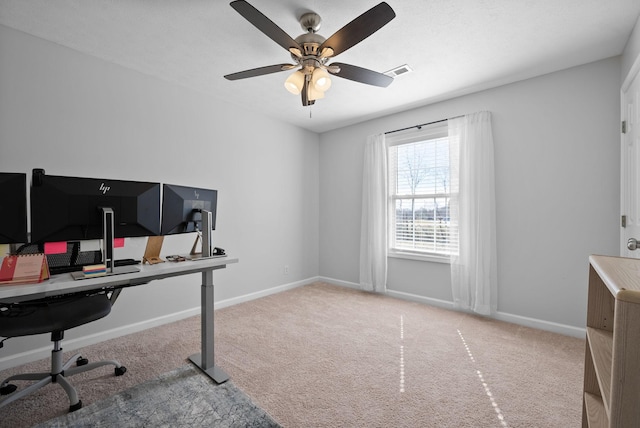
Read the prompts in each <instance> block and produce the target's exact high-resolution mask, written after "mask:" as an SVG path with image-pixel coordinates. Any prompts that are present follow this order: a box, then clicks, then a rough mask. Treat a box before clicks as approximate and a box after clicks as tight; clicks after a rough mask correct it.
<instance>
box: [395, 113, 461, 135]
mask: <svg viewBox="0 0 640 428" xmlns="http://www.w3.org/2000/svg"><path fill="white" fill-rule="evenodd" d="M456 117H462V116H455V117H451V118H449V119H455V118H456ZM449 119H440V120H434V121H433V122H427V123H421V124H420V125H413V126H407V127H406V128H400V129H395V130H393V131H387V132H385V133H384V135H387V134H393V133H394V132H400V131H406V130H407V129H411V128H418V129H420V128H422V127H423V126H427V125H433V124H435V123H442V122H446V121H447V120H449Z"/></svg>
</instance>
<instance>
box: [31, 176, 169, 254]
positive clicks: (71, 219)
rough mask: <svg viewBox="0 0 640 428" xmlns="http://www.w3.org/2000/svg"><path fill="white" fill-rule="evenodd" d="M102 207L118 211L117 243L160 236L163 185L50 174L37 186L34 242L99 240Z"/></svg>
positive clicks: (37, 180) (33, 199) (35, 179)
mask: <svg viewBox="0 0 640 428" xmlns="http://www.w3.org/2000/svg"><path fill="white" fill-rule="evenodd" d="M102 208H111V209H112V210H113V212H114V219H115V224H114V236H115V237H117V238H124V237H135V236H152V235H158V233H159V232H160V183H147V182H141V181H123V180H109V179H98V178H81V177H64V176H55V175H45V174H44V172H43V171H42V170H34V174H33V179H32V183H31V242H34V243H37V242H52V241H74V240H84V239H99V238H102V236H103V220H102Z"/></svg>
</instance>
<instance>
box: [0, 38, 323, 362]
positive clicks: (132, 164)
mask: <svg viewBox="0 0 640 428" xmlns="http://www.w3.org/2000/svg"><path fill="white" fill-rule="evenodd" d="M318 151H319V137H318V135H317V134H315V133H311V132H308V131H305V130H302V129H300V128H297V127H294V126H291V125H288V124H284V123H280V122H277V121H273V120H270V119H267V118H265V117H262V116H256V115H255V114H251V113H248V112H246V111H243V110H241V109H239V108H237V107H234V106H231V105H226V104H222V103H220V102H217V101H216V100H214V99H212V98H211V97H209V96H206V95H202V94H199V93H196V92H193V91H192V90H190V89H186V88H183V87H180V86H176V85H173V84H170V83H167V82H164V81H161V80H158V79H156V78H153V77H149V76H146V75H143V74H140V73H138V72H135V71H132V70H129V69H125V68H123V67H120V66H117V65H114V64H111V63H108V62H105V61H102V60H99V59H96V58H94V57H90V56H87V55H84V54H80V53H78V52H76V51H73V50H70V49H67V48H64V47H61V46H59V45H56V44H54V43H50V42H47V41H44V40H42V39H38V38H35V37H32V36H29V35H27V34H24V33H21V32H18V31H15V30H12V29H10V28H7V27H3V26H0V171H11V172H27V173H29V172H30V171H31V169H32V168H35V167H38V168H44V169H45V170H46V172H47V173H48V174H54V175H71V176H89V177H98V178H119V179H131V180H143V181H157V182H164V183H174V184H182V185H188V186H198V187H207V188H214V189H217V190H218V191H219V202H218V203H219V205H218V217H217V228H216V231H215V232H214V236H213V239H214V244H215V245H216V246H220V247H223V248H225V249H226V250H227V251H228V253H229V254H230V255H232V256H235V257H238V258H239V259H240V263H239V264H236V265H232V266H230V267H229V268H227V269H225V270H223V271H217V272H216V274H215V275H214V282H215V283H216V301H217V302H219V301H225V300H227V301H228V300H230V299H231V300H233V299H234V298H237V297H239V296H247V295H252V294H254V293H260V292H264V291H265V290H270V289H273V288H275V287H281V286H284V285H286V284H290V283H296V282H298V281H302V280H307V279H308V278H313V277H317V275H318V234H319V229H318V200H319V196H318V188H319V182H318V180H319V178H318ZM194 236H195V235H193V234H190V235H188V236H186V237H185V236H175V237H173V236H172V237H167V238H166V239H165V245H164V247H163V254H164V255H167V254H175V253H187V252H188V251H189V250H190V249H191V244H192V243H193V240H194ZM140 239H142V242H139V241H140ZM145 243H146V239H145V238H138V239H137V240H136V239H133V240H128V242H127V245H126V246H125V249H124V250H123V251H121V254H120V255H121V256H123V257H124V256H131V257H136V258H141V257H142V254H143V253H144V245H145ZM116 256H117V257H119V256H118V255H116ZM284 265H288V266H289V273H288V274H287V275H285V274H284V272H283V267H284ZM199 283H200V279H199V276H198V275H193V276H190V277H186V278H179V279H171V280H163V281H156V282H152V283H150V284H148V285H145V286H140V287H135V288H131V289H127V290H125V291H124V292H123V293H122V295H121V297H120V299H119V300H118V304H117V305H115V306H114V309H113V312H112V314H111V315H110V316H109V317H106V318H104V319H103V320H100V321H98V322H96V323H92V324H89V325H86V326H83V327H82V328H79V329H74V330H72V331H71V332H69V334H68V335H67V338H69V339H73V338H74V337H79V336H85V335H88V334H93V333H102V332H104V331H105V330H109V329H122V328H125V329H126V328H129V327H131V326H136V325H140V328H142V327H144V326H146V325H149V323H153V322H162V319H163V318H166V317H167V316H168V315H171V314H174V315H175V316H177V317H180V316H185V315H188V314H191V313H198V311H199V306H200V300H199V299H200V290H199V287H198V284H199ZM193 310H195V312H194V311H193ZM185 311H187V312H186V313H185ZM189 311H191V312H189ZM68 343H72V341H71V342H68ZM44 346H47V347H48V346H49V343H48V339H46V338H45V339H44V340H43V339H42V338H25V339H13V340H11V342H10V343H7V344H5V347H4V348H3V349H2V350H0V368H1V365H2V361H3V359H4V360H6V359H7V358H11V356H12V355H15V354H17V353H19V352H23V351H28V350H32V349H34V348H36V347H44ZM70 346H72V345H70ZM67 348H69V346H67ZM69 349H70V348H69Z"/></svg>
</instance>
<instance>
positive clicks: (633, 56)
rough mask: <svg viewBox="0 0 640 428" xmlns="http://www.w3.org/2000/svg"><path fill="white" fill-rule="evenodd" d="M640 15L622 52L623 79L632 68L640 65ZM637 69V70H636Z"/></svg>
mask: <svg viewBox="0 0 640 428" xmlns="http://www.w3.org/2000/svg"><path fill="white" fill-rule="evenodd" d="M639 61H640V16H638V20H637V21H636V25H635V27H634V28H633V31H632V32H631V36H629V40H628V41H627V44H626V46H625V47H624V51H623V52H622V79H623V81H624V79H625V78H626V77H627V75H628V74H629V73H630V72H631V70H632V68H633V67H634V66H635V67H640V62H639ZM635 71H637V70H635Z"/></svg>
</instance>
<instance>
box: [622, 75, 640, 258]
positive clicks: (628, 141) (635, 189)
mask: <svg viewBox="0 0 640 428" xmlns="http://www.w3.org/2000/svg"><path fill="white" fill-rule="evenodd" d="M630 79H631V81H630V83H627V82H629V80H627V81H626V82H625V84H624V85H623V86H622V120H623V125H622V126H623V134H622V140H621V145H622V147H621V162H622V165H621V166H622V177H621V178H622V180H621V181H622V182H621V198H620V204H621V214H622V218H621V226H622V227H621V228H620V247H621V249H620V255H621V256H624V257H633V258H640V73H638V72H636V73H635V76H632V75H630Z"/></svg>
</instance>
